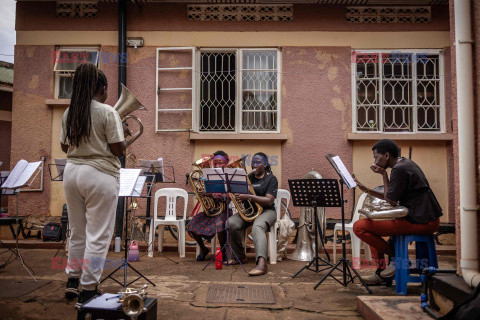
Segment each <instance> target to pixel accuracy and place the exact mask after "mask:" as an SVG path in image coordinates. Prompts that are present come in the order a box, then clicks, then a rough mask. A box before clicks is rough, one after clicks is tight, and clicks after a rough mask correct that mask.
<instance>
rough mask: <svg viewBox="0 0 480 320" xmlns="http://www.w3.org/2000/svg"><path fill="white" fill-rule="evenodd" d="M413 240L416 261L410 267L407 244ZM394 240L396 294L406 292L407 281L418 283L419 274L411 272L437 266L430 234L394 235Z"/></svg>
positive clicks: (433, 242)
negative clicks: (413, 266)
mask: <svg viewBox="0 0 480 320" xmlns="http://www.w3.org/2000/svg"><path fill="white" fill-rule="evenodd" d="M414 241H415V251H416V258H417V259H416V263H415V267H416V268H415V269H413V268H412V269H410V260H409V258H408V244H409V243H410V242H414ZM394 242H395V269H396V270H395V291H396V292H397V294H402V295H406V294H407V283H409V282H417V283H420V282H421V280H420V276H412V275H411V273H412V272H413V273H415V272H417V273H421V272H422V270H423V269H425V268H428V267H435V268H438V262H437V250H436V249H435V240H434V238H433V235H432V234H412V235H400V236H395V237H394Z"/></svg>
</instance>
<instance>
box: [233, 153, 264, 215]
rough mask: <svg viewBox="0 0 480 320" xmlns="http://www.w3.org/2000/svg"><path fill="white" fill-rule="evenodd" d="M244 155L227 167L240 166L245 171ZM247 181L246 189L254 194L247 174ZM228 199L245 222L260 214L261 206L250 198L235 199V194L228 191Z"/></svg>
mask: <svg viewBox="0 0 480 320" xmlns="http://www.w3.org/2000/svg"><path fill="white" fill-rule="evenodd" d="M244 160H245V157H243V158H240V159H238V160H237V161H234V162H232V163H231V164H229V165H228V166H227V168H242V169H244V170H245V172H247V170H246V169H245V161H244ZM247 183H248V191H249V192H250V194H252V195H255V190H254V189H253V186H252V184H251V183H250V179H249V178H248V175H247ZM229 196H230V199H231V200H232V203H233V204H234V205H235V208H236V209H237V211H238V214H239V215H240V217H242V219H243V220H245V221H247V222H251V221H253V220H255V219H256V218H257V217H258V216H259V215H261V214H262V212H263V208H262V206H261V205H259V204H258V203H256V202H253V201H251V200H246V201H237V199H235V195H233V194H232V193H229Z"/></svg>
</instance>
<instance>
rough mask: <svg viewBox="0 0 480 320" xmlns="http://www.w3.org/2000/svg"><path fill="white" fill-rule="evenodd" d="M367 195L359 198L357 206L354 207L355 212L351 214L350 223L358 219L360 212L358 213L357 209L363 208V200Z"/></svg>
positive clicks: (364, 194)
mask: <svg viewBox="0 0 480 320" xmlns="http://www.w3.org/2000/svg"><path fill="white" fill-rule="evenodd" d="M367 195H368V194H367V193H363V194H362V195H361V196H360V198H358V202H357V206H356V207H355V212H354V213H353V218H352V221H351V222H350V223H354V222H355V221H357V220H358V219H360V212H358V210H359V209H362V208H363V203H364V202H365V198H366V197H367Z"/></svg>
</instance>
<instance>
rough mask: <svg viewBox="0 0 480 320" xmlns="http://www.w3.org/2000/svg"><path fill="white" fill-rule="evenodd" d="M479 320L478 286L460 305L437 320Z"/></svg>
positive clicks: (479, 289) (479, 291)
mask: <svg viewBox="0 0 480 320" xmlns="http://www.w3.org/2000/svg"><path fill="white" fill-rule="evenodd" d="M470 319H480V285H479V286H478V287H477V288H476V289H475V290H474V291H473V293H472V294H471V295H470V296H468V297H467V298H466V299H465V300H464V301H463V302H462V303H460V304H459V305H458V306H456V307H455V308H453V309H452V310H451V311H450V312H449V313H447V314H446V315H444V316H443V317H440V318H439V320H470Z"/></svg>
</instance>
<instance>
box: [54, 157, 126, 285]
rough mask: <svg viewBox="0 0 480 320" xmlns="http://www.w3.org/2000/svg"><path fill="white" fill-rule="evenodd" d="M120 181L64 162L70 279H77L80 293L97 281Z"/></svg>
mask: <svg viewBox="0 0 480 320" xmlns="http://www.w3.org/2000/svg"><path fill="white" fill-rule="evenodd" d="M119 187H120V183H119V179H118V178H116V177H114V176H111V175H108V174H106V173H103V172H101V171H99V170H97V169H95V168H93V167H91V166H89V165H76V164H72V163H67V165H66V167H65V171H64V174H63V188H64V190H65V198H66V200H67V209H68V221H69V224H70V245H69V248H68V265H67V267H66V270H65V271H66V272H67V274H68V277H69V278H80V284H81V285H82V289H83V290H94V289H95V287H96V286H97V285H98V284H99V282H100V277H101V276H102V271H103V267H104V264H105V258H106V256H107V252H108V247H109V245H110V241H111V239H112V235H113V228H114V226H115V224H114V221H115V212H116V208H117V201H118V190H119Z"/></svg>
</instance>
